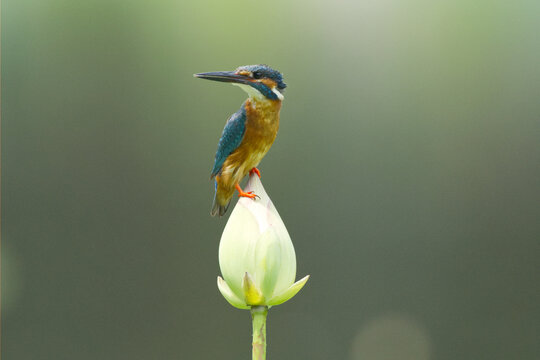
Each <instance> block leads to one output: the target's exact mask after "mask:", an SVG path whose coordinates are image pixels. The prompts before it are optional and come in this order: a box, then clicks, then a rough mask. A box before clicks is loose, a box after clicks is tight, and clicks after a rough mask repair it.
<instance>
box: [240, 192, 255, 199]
mask: <svg viewBox="0 0 540 360" xmlns="http://www.w3.org/2000/svg"><path fill="white" fill-rule="evenodd" d="M238 196H239V197H247V198H250V199H255V198H257V199H260V198H261V197H260V196H259V195H257V194H254V193H253V191H248V192H244V191H242V192H239V193H238Z"/></svg>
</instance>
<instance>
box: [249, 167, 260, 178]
mask: <svg viewBox="0 0 540 360" xmlns="http://www.w3.org/2000/svg"><path fill="white" fill-rule="evenodd" d="M253 174H257V176H258V177H259V179H260V178H261V172H260V170H259V169H257V168H256V167H254V168H253V169H251V170H249V175H250V176H251V175H253Z"/></svg>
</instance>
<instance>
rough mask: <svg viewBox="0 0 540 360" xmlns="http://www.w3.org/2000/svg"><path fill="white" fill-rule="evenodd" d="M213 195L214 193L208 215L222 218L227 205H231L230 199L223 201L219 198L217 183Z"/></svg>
mask: <svg viewBox="0 0 540 360" xmlns="http://www.w3.org/2000/svg"><path fill="white" fill-rule="evenodd" d="M215 189H216V191H215V193H214V202H213V204H212V210H210V215H212V216H216V215H219V216H223V215H225V213H226V212H227V209H228V208H229V204H230V203H231V199H229V200H226V201H223V199H220V198H221V196H218V195H219V194H218V188H217V182H216V186H215Z"/></svg>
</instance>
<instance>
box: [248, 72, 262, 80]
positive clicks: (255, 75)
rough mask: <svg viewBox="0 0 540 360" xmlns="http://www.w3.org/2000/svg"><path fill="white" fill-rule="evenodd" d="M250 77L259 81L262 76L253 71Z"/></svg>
mask: <svg viewBox="0 0 540 360" xmlns="http://www.w3.org/2000/svg"><path fill="white" fill-rule="evenodd" d="M251 75H252V76H253V78H254V79H260V78H261V77H262V74H261V73H260V72H258V71H254V72H253V73H252V74H251Z"/></svg>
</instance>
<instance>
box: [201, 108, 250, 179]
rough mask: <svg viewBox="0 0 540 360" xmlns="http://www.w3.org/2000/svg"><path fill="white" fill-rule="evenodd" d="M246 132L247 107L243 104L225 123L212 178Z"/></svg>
mask: <svg viewBox="0 0 540 360" xmlns="http://www.w3.org/2000/svg"><path fill="white" fill-rule="evenodd" d="M245 132H246V108H245V105H244V104H243V105H242V107H241V108H240V110H238V111H237V112H235V113H234V114H232V116H231V117H230V119H229V120H228V121H227V124H225V128H224V129H223V133H222V134H221V138H220V139H219V144H218V149H217V152H216V159H215V161H214V168H213V169H212V174H211V175H210V178H213V177H214V176H216V175H217V174H219V172H220V171H221V167H222V166H223V163H224V162H225V159H227V157H228V156H229V155H230V154H231V153H232V152H233V151H234V150H236V149H237V148H238V146H240V143H241V142H242V139H243V138H244V133H245Z"/></svg>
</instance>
